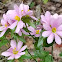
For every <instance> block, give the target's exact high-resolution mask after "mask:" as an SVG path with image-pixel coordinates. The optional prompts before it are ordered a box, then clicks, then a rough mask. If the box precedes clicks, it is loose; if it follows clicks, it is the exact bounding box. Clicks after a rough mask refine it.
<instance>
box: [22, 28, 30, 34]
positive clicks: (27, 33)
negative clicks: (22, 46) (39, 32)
mask: <svg viewBox="0 0 62 62" xmlns="http://www.w3.org/2000/svg"><path fill="white" fill-rule="evenodd" d="M21 31H22V32H23V33H24V34H25V35H29V33H28V32H26V31H25V30H23V29H21Z"/></svg>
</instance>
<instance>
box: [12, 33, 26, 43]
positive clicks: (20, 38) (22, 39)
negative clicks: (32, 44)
mask: <svg viewBox="0 0 62 62" xmlns="http://www.w3.org/2000/svg"><path fill="white" fill-rule="evenodd" d="M13 37H14V38H15V39H17V38H18V39H19V40H20V41H22V42H24V43H25V42H26V41H25V39H24V37H23V36H19V35H18V34H14V35H13Z"/></svg>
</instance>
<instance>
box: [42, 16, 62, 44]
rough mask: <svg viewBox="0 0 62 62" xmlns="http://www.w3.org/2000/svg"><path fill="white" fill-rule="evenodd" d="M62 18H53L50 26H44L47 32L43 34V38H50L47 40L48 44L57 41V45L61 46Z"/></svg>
mask: <svg viewBox="0 0 62 62" xmlns="http://www.w3.org/2000/svg"><path fill="white" fill-rule="evenodd" d="M61 20H62V18H61V17H58V18H51V20H50V25H49V24H46V23H45V24H44V26H43V28H44V29H45V30H46V31H44V32H43V33H42V36H43V37H48V38H47V43H48V44H50V43H52V42H53V40H54V39H55V42H56V43H57V44H59V45H60V44H61V37H62V29H61V28H62V25H61V22H60V21H61Z"/></svg>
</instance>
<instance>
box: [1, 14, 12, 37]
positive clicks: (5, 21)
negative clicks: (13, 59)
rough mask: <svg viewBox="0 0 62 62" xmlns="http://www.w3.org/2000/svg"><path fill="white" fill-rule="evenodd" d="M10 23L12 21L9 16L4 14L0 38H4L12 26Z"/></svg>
mask: <svg viewBox="0 0 62 62" xmlns="http://www.w3.org/2000/svg"><path fill="white" fill-rule="evenodd" d="M8 21H10V20H9V19H8V18H7V15H6V14H3V19H2V20H1V24H2V26H0V31H2V32H1V34H0V37H2V36H3V35H4V33H5V32H6V30H7V29H8V28H9V26H10V25H11V23H9V22H8Z"/></svg>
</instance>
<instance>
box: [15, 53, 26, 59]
mask: <svg viewBox="0 0 62 62" xmlns="http://www.w3.org/2000/svg"><path fill="white" fill-rule="evenodd" d="M24 54H25V52H21V53H18V54H16V55H15V59H18V58H19V57H21V56H22V55H24Z"/></svg>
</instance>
